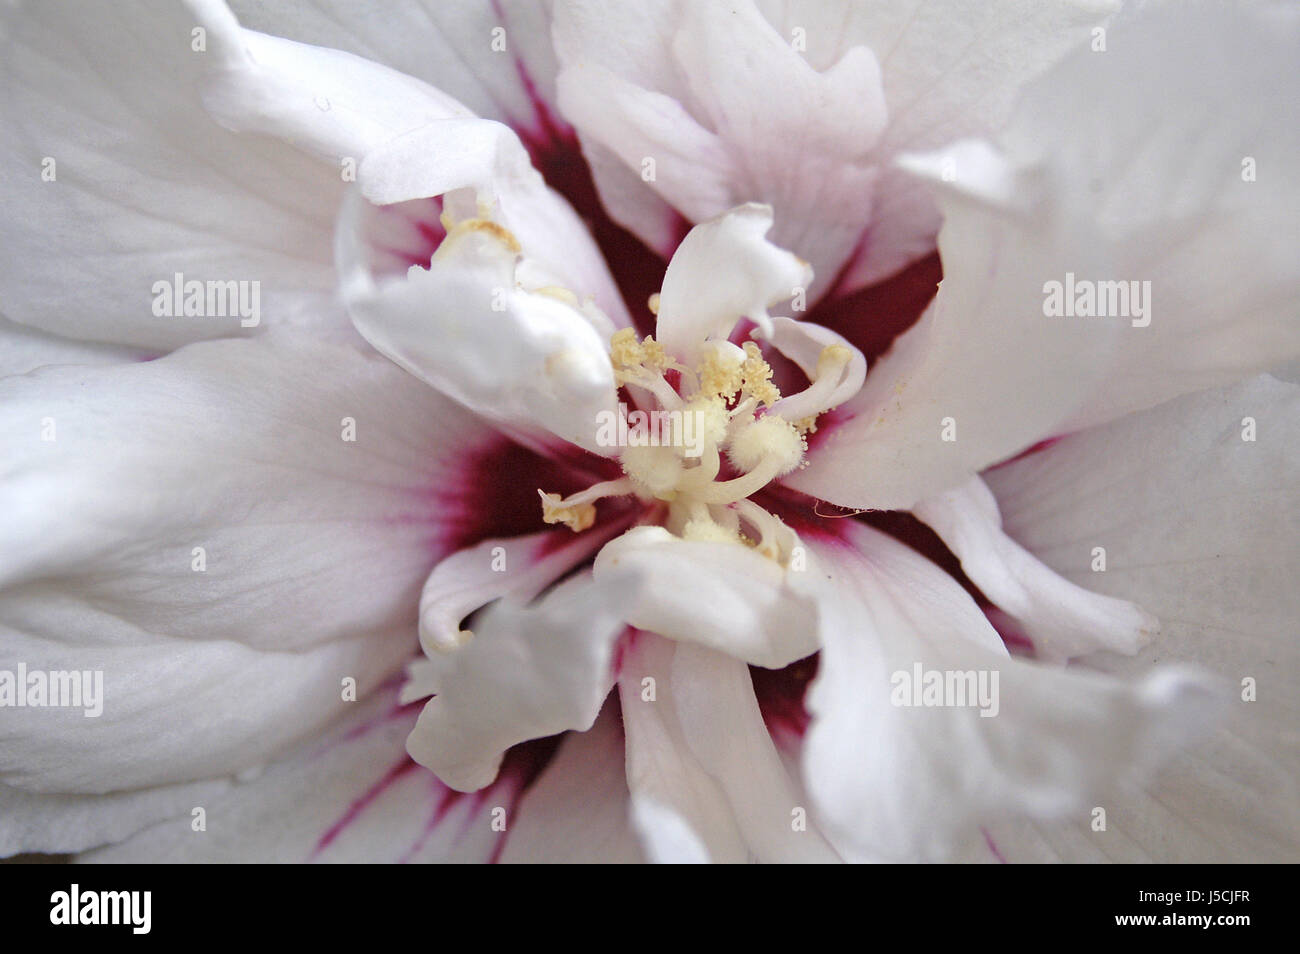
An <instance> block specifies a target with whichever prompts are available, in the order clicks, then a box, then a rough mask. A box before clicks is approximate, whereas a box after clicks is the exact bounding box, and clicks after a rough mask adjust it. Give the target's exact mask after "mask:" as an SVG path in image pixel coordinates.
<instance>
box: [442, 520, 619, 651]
mask: <svg viewBox="0 0 1300 954" xmlns="http://www.w3.org/2000/svg"><path fill="white" fill-rule="evenodd" d="M619 529H620V525H619V524H617V523H613V524H609V525H602V526H600V527H593V528H592V529H591V530H590V531H589V532H586V533H581V534H575V533H573V531H571V530H569V529H568V528H567V527H560V528H558V529H553V530H543V531H541V532H540V533H533V534H529V535H528V536H526V537H512V538H497V537H491V538H489V539H487V540H484V541H482V542H481V543H479V544H476V545H475V546H473V547H470V548H469V549H465V550H460V551H458V552H456V553H453V554H452V555H451V556H449V557H447V558H446V559H445V560H442V561H440V562H439V563H438V565H437V566H436V567H434V568H433V572H432V573H430V574H429V579H428V580H426V581H425V583H424V590H423V592H422V593H421V594H420V643H421V644H422V645H423V646H424V650H425V652H428V653H433V652H436V651H438V650H447V649H454V648H456V647H457V646H459V645H460V644H461V642H462V641H463V640H464V639H465V634H464V632H463V631H462V630H461V628H460V624H461V621H462V620H464V619H465V617H467V616H469V615H470V614H471V613H473V612H474V611H475V610H477V609H479V608H481V607H483V606H486V605H487V604H488V603H490V602H492V601H493V600H495V599H498V598H499V597H502V596H505V595H507V594H511V595H514V596H515V597H517V598H518V599H521V600H524V601H528V600H531V599H533V598H534V597H535V596H537V595H538V593H540V592H541V591H542V590H543V589H545V588H546V587H547V586H549V585H550V584H551V583H554V582H555V581H556V580H558V579H560V578H561V577H563V576H564V575H565V574H566V573H568V572H569V570H571V569H573V568H574V567H575V566H577V565H578V564H579V563H581V562H582V561H584V560H586V559H587V558H588V557H590V556H591V555H592V554H593V553H595V552H596V550H598V549H599V548H600V546H601V544H603V543H604V542H605V541H606V540H608V539H609V538H610V537H611V536H613V535H614V534H615V533H617V532H618V530H619Z"/></svg>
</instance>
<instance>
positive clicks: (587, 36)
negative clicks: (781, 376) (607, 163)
mask: <svg viewBox="0 0 1300 954" xmlns="http://www.w3.org/2000/svg"><path fill="white" fill-rule="evenodd" d="M555 35H556V48H557V51H558V52H559V56H560V61H561V63H562V64H563V68H562V70H561V73H560V78H559V83H558V85H559V96H560V105H561V108H562V109H563V110H564V112H565V115H566V117H568V118H569V120H570V121H571V122H573V123H574V125H575V126H576V127H577V128H578V129H579V131H580V133H581V134H582V137H583V139H584V141H588V142H596V143H599V144H600V145H602V146H603V147H605V148H606V149H608V150H610V151H612V152H614V153H617V154H618V155H619V156H620V158H622V159H623V160H624V162H625V163H627V164H628V165H629V166H630V167H631V168H633V169H638V170H640V171H642V176H643V179H645V180H646V181H647V182H648V183H649V188H653V189H654V190H655V191H656V192H657V193H658V194H659V195H660V196H662V197H663V198H664V199H666V200H667V201H668V202H669V203H671V204H672V205H674V206H675V207H676V208H677V210H678V211H680V212H681V213H682V214H683V215H685V216H687V217H688V218H690V219H692V220H694V221H697V222H699V221H703V220H705V219H708V218H712V217H714V216H716V215H718V214H719V213H721V212H722V211H723V210H724V209H726V208H728V207H730V206H732V205H735V204H737V203H739V202H742V201H745V200H752V201H761V202H765V203H768V204H770V205H772V206H774V207H775V209H776V212H777V216H776V222H777V231H776V234H775V236H774V238H775V240H776V241H777V243H778V244H780V245H782V246H783V247H787V248H791V249H794V250H796V251H797V252H798V253H799V254H800V255H802V256H803V257H805V258H807V259H809V260H810V261H811V262H812V264H813V267H814V269H815V271H816V279H817V283H818V284H817V286H816V287H817V288H818V289H821V288H825V287H828V286H829V284H830V282H831V281H832V279H833V278H834V276H835V274H836V271H837V270H838V268H839V266H840V265H841V264H842V263H843V261H844V260H845V259H846V258H847V257H848V256H849V254H850V252H851V251H852V250H853V247H854V246H855V244H856V243H857V241H858V236H859V233H860V231H861V229H862V223H863V222H864V221H865V220H866V219H867V217H868V215H869V212H870V208H871V202H872V197H873V185H874V181H875V172H874V170H873V169H871V168H870V166H869V165H868V164H867V163H866V162H865V160H864V157H865V156H866V154H867V153H868V151H869V150H870V149H871V147H872V146H873V145H874V144H875V143H876V141H877V140H878V139H879V137H880V134H881V132H882V130H883V128H884V124H885V106H884V99H883V94H882V91H881V85H880V83H881V80H880V72H879V70H878V68H877V65H876V60H875V57H874V56H873V55H872V53H871V52H870V50H868V49H866V48H865V47H856V48H854V49H851V50H848V51H846V52H845V53H844V55H843V56H842V57H840V58H838V60H837V62H835V63H834V64H830V65H827V66H826V67H825V68H822V69H813V68H812V67H811V66H810V65H809V63H808V61H807V60H806V59H805V58H804V57H802V56H800V55H799V53H798V52H796V51H795V50H794V49H792V48H791V44H790V42H789V39H788V37H785V36H782V35H780V34H778V33H777V32H776V31H775V30H774V29H773V28H772V26H771V25H770V24H769V23H768V22H767V21H766V20H764V18H763V16H762V14H760V13H759V11H758V10H757V8H755V7H754V5H753V4H752V3H748V2H744V3H740V4H733V5H731V6H719V5H715V4H680V5H678V4H668V3H662V4H652V5H647V6H646V7H645V8H644V9H642V10H640V11H638V12H637V13H636V14H629V15H627V16H626V17H621V18H619V19H618V20H614V21H610V20H609V17H608V11H607V10H606V9H604V8H601V7H599V6H597V5H594V4H585V3H565V4H561V5H560V6H559V7H558V8H557V10H556V24H555ZM607 94H608V95H609V96H610V97H611V99H610V100H608V101H607V100H606V99H605V96H606V95H607ZM759 103H761V104H762V108H761V109H757V110H756V109H755V108H754V107H755V104H759ZM647 159H649V160H652V161H653V163H654V167H653V169H652V170H648V169H647V167H645V166H644V165H643V163H644V162H645V160H647ZM651 171H652V172H653V175H651V174H650V172H651ZM602 184H603V183H602ZM633 208H634V207H633ZM615 211H616V212H618V211H619V210H618V209H615ZM645 212H646V213H648V216H649V217H648V218H646V217H643V216H640V215H638V216H637V217H636V218H635V219H631V218H629V219H627V220H623V224H625V225H627V226H628V227H629V228H631V229H632V230H633V231H636V232H637V233H638V234H641V235H642V237H643V238H646V239H647V240H650V241H653V240H654V238H655V237H656V236H655V235H654V234H653V227H654V217H655V216H656V215H657V210H656V208H655V206H654V204H653V203H652V202H648V203H647V204H646V206H645ZM647 225H649V226H650V228H646V226H647ZM661 250H662V249H661Z"/></svg>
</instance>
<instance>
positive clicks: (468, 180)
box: [345, 119, 629, 326]
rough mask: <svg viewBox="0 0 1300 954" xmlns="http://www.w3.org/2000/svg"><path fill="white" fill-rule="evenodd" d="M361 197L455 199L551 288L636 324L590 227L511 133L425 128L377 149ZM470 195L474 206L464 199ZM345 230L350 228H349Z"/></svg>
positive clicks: (361, 178) (462, 126)
mask: <svg viewBox="0 0 1300 954" xmlns="http://www.w3.org/2000/svg"><path fill="white" fill-rule="evenodd" d="M357 182H358V184H359V185H360V186H361V191H362V193H363V194H364V195H365V196H366V198H367V199H369V200H370V201H371V202H374V203H375V204H377V205H389V204H392V203H396V202H404V201H407V200H410V199H421V198H426V197H429V196H442V195H445V194H447V193H455V194H454V195H453V196H450V197H449V199H455V200H456V201H457V202H459V203H462V204H464V205H465V206H466V207H467V208H466V211H465V213H464V214H463V215H460V216H458V217H460V218H464V217H468V216H481V215H482V214H483V213H482V211H481V210H482V209H483V208H484V207H488V208H491V209H492V212H493V219H494V221H497V222H499V224H501V225H503V226H505V228H506V229H508V230H509V231H510V232H511V233H512V234H513V235H514V236H515V238H516V239H517V240H518V242H519V245H520V248H521V251H522V253H523V256H524V258H525V260H526V261H527V262H529V263H530V264H531V265H532V266H533V267H534V268H538V269H541V270H542V271H543V272H544V273H545V274H546V281H544V282H537V283H536V284H538V285H543V284H552V285H559V286H560V287H562V288H565V289H567V290H568V291H569V292H572V293H573V295H575V296H576V297H578V298H580V299H585V298H588V297H589V298H591V299H593V300H594V301H595V302H596V304H597V305H598V306H599V307H600V309H601V310H603V311H604V312H605V313H606V314H607V315H609V316H610V318H611V319H612V320H613V321H614V323H615V324H617V325H619V326H623V325H626V324H628V323H629V319H628V317H627V311H626V309H625V308H624V305H623V300H622V297H621V296H620V295H619V292H618V289H617V287H616V286H615V284H614V280H613V278H612V277H611V276H610V273H609V269H608V267H607V266H606V264H605V261H604V259H603V258H602V256H601V253H600V249H599V248H597V246H596V243H595V241H594V240H593V239H592V237H591V233H590V232H589V231H588V228H587V225H586V223H585V222H584V221H583V220H582V219H581V218H580V217H579V216H578V214H577V213H576V212H574V210H573V208H572V207H571V206H570V205H569V203H568V202H567V201H566V200H565V199H564V198H563V197H562V196H561V195H560V194H559V193H557V192H555V191H554V190H552V189H551V188H549V187H548V186H547V185H546V183H545V181H544V180H543V179H542V176H541V174H540V173H539V172H537V170H536V169H534V168H533V166H532V164H531V162H530V161H529V158H528V153H527V152H526V151H525V150H524V147H523V145H522V144H521V143H520V141H519V138H518V137H517V136H516V135H515V133H513V132H512V131H511V130H510V129H509V128H507V127H506V126H503V125H501V124H500V123H497V122H490V121H488V120H481V119H446V120H442V121H439V122H433V123H429V124H427V125H423V126H420V127H419V128H417V129H414V130H412V131H411V132H409V133H407V134H405V135H402V136H398V137H396V138H394V139H392V140H391V141H388V142H386V143H384V144H383V145H381V146H378V147H376V148H375V149H373V150H372V151H371V152H370V153H368V154H367V155H366V158H365V160H364V161H363V162H362V163H361V166H360V169H359V171H358V177H357ZM460 190H465V192H466V193H469V192H470V191H471V190H472V193H473V196H472V198H473V200H474V201H470V197H469V196H466V195H462V194H460ZM345 225H346V222H345Z"/></svg>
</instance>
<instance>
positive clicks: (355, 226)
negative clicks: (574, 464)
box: [339, 194, 616, 453]
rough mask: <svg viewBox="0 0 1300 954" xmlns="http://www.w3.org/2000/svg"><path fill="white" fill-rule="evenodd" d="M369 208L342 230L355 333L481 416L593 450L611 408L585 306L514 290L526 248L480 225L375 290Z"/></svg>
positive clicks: (604, 350) (357, 203)
mask: <svg viewBox="0 0 1300 954" xmlns="http://www.w3.org/2000/svg"><path fill="white" fill-rule="evenodd" d="M364 208H365V204H364V202H363V201H362V200H361V199H360V197H359V196H358V195H355V194H354V195H353V196H352V197H351V199H350V201H349V202H348V204H347V207H346V208H345V219H344V221H343V222H342V223H341V224H340V233H339V268H340V272H341V277H342V281H343V296H344V301H345V302H346V304H347V307H348V311H349V313H350V314H351V316H352V320H353V323H354V324H355V325H356V327H357V330H358V331H360V332H361V334H362V335H364V336H365V338H366V340H368V341H369V342H370V343H371V344H372V345H374V346H375V348H376V349H378V350H379V351H380V352H382V353H383V354H385V355H387V356H388V357H389V358H391V359H392V360H393V361H395V362H397V363H398V364H399V365H401V366H402V367H403V368H405V369H406V370H407V371H409V372H411V373H412V374H414V375H415V376H416V377H418V378H420V379H421V380H423V381H425V382H427V383H429V384H431V385H433V386H434V387H435V388H437V389H438V390H439V391H441V392H443V393H444V394H447V395H448V396H450V397H452V398H454V399H455V400H456V401H458V402H460V403H461V404H463V405H465V406H466V407H469V408H471V409H472V410H474V411H477V412H478V413H480V414H482V415H484V416H486V417H488V418H490V419H493V420H496V421H498V422H500V423H501V424H503V425H505V426H508V427H510V428H513V429H518V430H520V431H522V432H524V433H526V434H535V435H544V434H545V432H547V431H549V432H551V433H553V434H556V435H558V436H559V437H561V438H563V439H564V440H566V441H571V442H573V443H576V444H578V445H580V446H582V447H586V448H587V449H589V450H593V451H600V452H602V453H608V452H609V451H608V449H601V448H600V447H599V445H598V444H597V442H596V433H597V431H598V429H599V422H600V415H601V413H602V412H608V413H610V414H612V413H614V409H615V405H616V399H615V390H614V374H613V369H612V368H611V366H610V363H609V350H608V346H607V339H606V337H605V336H604V335H602V333H601V331H599V330H597V328H596V327H595V326H594V325H593V324H592V322H591V320H590V319H589V318H588V316H587V315H585V314H584V313H583V311H582V310H581V309H580V308H578V307H575V306H574V305H573V304H572V303H571V302H569V301H566V300H565V299H564V298H562V297H557V296H556V295H554V294H551V293H549V292H547V291H545V290H542V291H529V290H526V289H524V288H522V287H519V285H518V284H517V275H516V267H517V263H518V258H519V245H518V242H517V241H516V240H515V239H514V238H513V237H512V236H511V235H510V234H509V233H508V232H505V231H504V230H503V229H501V227H500V226H496V225H492V224H489V223H485V222H483V221H482V220H477V219H471V220H467V221H466V222H464V223H461V224H460V225H459V226H457V227H456V228H454V229H453V230H452V232H451V233H450V234H449V235H448V236H447V237H446V238H445V239H444V240H443V241H442V244H441V245H439V247H438V250H437V252H435V253H434V256H433V260H432V261H431V263H430V266H429V268H428V269H427V270H426V269H422V268H419V267H412V268H411V270H410V271H409V273H408V274H407V276H406V277H405V278H399V279H390V280H385V281H381V282H379V283H376V278H375V276H374V275H373V274H372V273H371V271H370V269H369V265H368V264H367V261H366V257H365V253H364V251H363V249H362V247H361V244H362V242H361V236H360V231H359V230H360V225H359V223H360V220H361V214H362V212H363V211H364Z"/></svg>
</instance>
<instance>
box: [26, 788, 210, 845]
mask: <svg viewBox="0 0 1300 954" xmlns="http://www.w3.org/2000/svg"><path fill="white" fill-rule="evenodd" d="M230 784H231V782H230V781H229V780H227V779H217V780H211V781H203V782H190V783H188V784H184V785H174V786H167V787H163V788H144V789H137V790H134V791H127V792H114V793H112V794H109V795H57V794H49V793H45V792H42V793H40V794H32V793H31V792H24V791H22V790H21V789H17V788H10V787H9V786H7V785H0V858H3V857H8V856H9V855H13V854H18V853H21V852H41V853H44V854H62V853H65V852H72V851H85V850H86V849H88V848H94V847H96V846H98V845H103V844H108V843H110V842H116V841H121V840H123V839H124V838H129V837H130V836H131V835H134V834H135V833H136V832H138V831H141V830H143V829H145V828H147V827H149V826H150V825H153V824H155V823H157V822H159V821H162V820H163V819H165V818H174V817H175V816H177V815H180V814H182V813H188V812H189V811H190V809H191V808H192V807H193V806H195V805H202V804H206V803H207V802H208V801H209V800H210V799H212V798H214V797H217V796H218V795H219V793H221V792H222V791H224V790H225V789H226V788H228V787H229V786H230Z"/></svg>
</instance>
